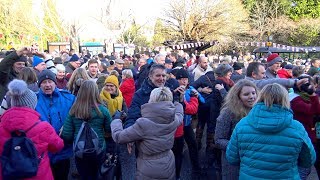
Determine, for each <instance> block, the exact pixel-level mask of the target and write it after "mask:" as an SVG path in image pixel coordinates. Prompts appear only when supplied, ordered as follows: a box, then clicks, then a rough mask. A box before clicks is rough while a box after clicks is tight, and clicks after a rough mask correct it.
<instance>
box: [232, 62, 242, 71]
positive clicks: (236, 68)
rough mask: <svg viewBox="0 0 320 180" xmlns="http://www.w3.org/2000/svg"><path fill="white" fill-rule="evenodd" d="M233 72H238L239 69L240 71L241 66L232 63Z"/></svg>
mask: <svg viewBox="0 0 320 180" xmlns="http://www.w3.org/2000/svg"><path fill="white" fill-rule="evenodd" d="M232 67H233V70H235V71H236V70H239V69H242V67H241V65H240V64H239V63H237V62H235V63H233V66H232Z"/></svg>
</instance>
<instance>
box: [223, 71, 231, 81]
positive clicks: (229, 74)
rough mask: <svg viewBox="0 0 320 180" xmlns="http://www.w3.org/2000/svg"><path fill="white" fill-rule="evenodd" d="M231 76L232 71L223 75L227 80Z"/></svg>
mask: <svg viewBox="0 0 320 180" xmlns="http://www.w3.org/2000/svg"><path fill="white" fill-rule="evenodd" d="M231 75H232V71H229V72H227V74H226V75H225V77H226V78H227V79H231Z"/></svg>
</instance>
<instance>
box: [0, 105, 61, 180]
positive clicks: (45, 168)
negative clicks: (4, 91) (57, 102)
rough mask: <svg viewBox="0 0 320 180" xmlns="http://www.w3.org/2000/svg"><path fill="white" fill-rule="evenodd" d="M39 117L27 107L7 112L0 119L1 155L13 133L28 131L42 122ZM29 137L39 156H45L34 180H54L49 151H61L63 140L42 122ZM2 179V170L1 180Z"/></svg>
mask: <svg viewBox="0 0 320 180" xmlns="http://www.w3.org/2000/svg"><path fill="white" fill-rule="evenodd" d="M39 117H40V115H39V114H38V113H37V112H36V111H34V110H33V109H30V108H26V107H12V108H10V109H9V110H7V111H6V112H5V113H4V114H3V115H2V116H1V118H0V154H2V151H3V147H4V144H5V142H6V141H7V140H8V139H9V138H10V137H11V135H10V132H11V131H14V130H19V129H22V130H26V129H28V128H29V127H31V126H32V125H33V124H34V123H35V122H37V121H40V119H39ZM27 137H29V138H30V139H31V140H32V142H33V143H34V144H35V147H36V149H37V151H38V156H39V157H40V156H41V155H42V154H44V157H43V159H42V160H41V162H40V166H39V169H38V174H37V176H36V177H33V178H32V180H37V179H39V180H53V175H52V171H51V168H50V160H49V157H48V151H49V152H51V153H55V152H58V151H60V150H61V149H62V148H63V146H64V144H63V140H62V139H61V138H60V137H59V136H58V135H57V134H56V132H55V130H54V129H53V127H52V126H51V125H50V124H49V123H47V122H41V123H39V124H38V125H36V126H35V127H33V128H32V129H31V130H30V131H28V133H27ZM2 179H3V178H2V173H1V168H0V180H2Z"/></svg>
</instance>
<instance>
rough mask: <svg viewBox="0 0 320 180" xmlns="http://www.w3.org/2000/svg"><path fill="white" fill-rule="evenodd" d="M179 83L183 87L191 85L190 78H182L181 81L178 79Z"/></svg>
mask: <svg viewBox="0 0 320 180" xmlns="http://www.w3.org/2000/svg"><path fill="white" fill-rule="evenodd" d="M178 82H179V85H180V86H181V85H183V86H187V85H188V83H189V79H188V78H181V79H178Z"/></svg>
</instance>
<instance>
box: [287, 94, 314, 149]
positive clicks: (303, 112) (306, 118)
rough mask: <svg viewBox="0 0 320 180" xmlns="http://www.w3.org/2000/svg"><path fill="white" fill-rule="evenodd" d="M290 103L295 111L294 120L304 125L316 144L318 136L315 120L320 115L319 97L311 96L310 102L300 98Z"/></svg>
mask: <svg viewBox="0 0 320 180" xmlns="http://www.w3.org/2000/svg"><path fill="white" fill-rule="evenodd" d="M290 103H291V109H292V111H293V118H294V119H296V120H298V121H299V122H301V123H302V125H303V126H304V128H305V129H306V131H307V133H308V135H309V138H310V139H311V141H312V143H316V141H317V136H316V131H315V123H314V120H313V118H314V116H315V115H317V114H320V105H319V98H318V96H310V101H306V100H304V99H302V98H301V97H300V96H298V97H296V98H294V99H293V100H292V101H291V102H290Z"/></svg>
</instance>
